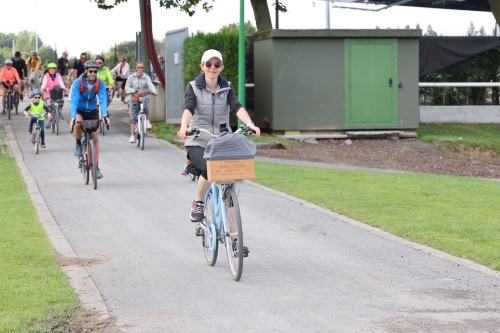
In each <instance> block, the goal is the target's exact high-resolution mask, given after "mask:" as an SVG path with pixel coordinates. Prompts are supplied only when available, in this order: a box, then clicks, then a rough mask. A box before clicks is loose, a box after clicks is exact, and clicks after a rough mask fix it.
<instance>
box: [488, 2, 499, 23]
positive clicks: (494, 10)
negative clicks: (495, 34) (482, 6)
mask: <svg viewBox="0 0 500 333" xmlns="http://www.w3.org/2000/svg"><path fill="white" fill-rule="evenodd" d="M488 2H489V3H490V7H491V12H492V13H493V16H494V17H495V20H496V21H497V24H498V25H500V23H499V22H500V1H499V0H488Z"/></svg>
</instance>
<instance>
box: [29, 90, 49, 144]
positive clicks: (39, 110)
mask: <svg viewBox="0 0 500 333" xmlns="http://www.w3.org/2000/svg"><path fill="white" fill-rule="evenodd" d="M31 97H32V98H33V102H31V103H30V104H29V105H28V106H27V107H26V109H24V116H25V117H29V114H28V111H29V113H31V114H32V115H33V116H35V117H31V119H30V125H29V129H28V134H29V135H31V134H32V131H33V124H35V123H36V121H37V119H38V123H39V124H40V139H41V141H42V142H41V145H42V148H45V131H44V130H43V121H44V120H45V112H47V118H49V119H50V118H51V115H50V108H49V107H48V106H47V105H45V104H44V103H43V100H42V99H41V98H42V92H41V91H40V90H38V89H35V90H33V92H32V93H31Z"/></svg>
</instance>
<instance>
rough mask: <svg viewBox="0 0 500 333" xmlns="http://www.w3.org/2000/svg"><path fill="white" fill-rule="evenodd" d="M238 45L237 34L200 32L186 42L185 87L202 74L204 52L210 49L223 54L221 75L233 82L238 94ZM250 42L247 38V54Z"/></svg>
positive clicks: (184, 58)
mask: <svg viewBox="0 0 500 333" xmlns="http://www.w3.org/2000/svg"><path fill="white" fill-rule="evenodd" d="M238 43H239V36H238V34H237V33H215V34H206V33H203V32H198V33H197V34H196V35H194V36H193V37H189V38H187V39H186V40H185V41H184V54H183V62H184V68H183V74H184V86H185V87H186V86H187V84H188V82H189V81H192V80H194V78H195V77H196V76H198V75H199V74H200V73H201V69H200V62H201V56H202V55H203V52H205V51H206V50H209V49H215V50H217V51H219V52H220V53H222V58H223V59H222V60H223V62H224V70H223V71H222V73H221V75H222V76H223V77H225V78H226V79H228V80H229V81H230V82H231V85H232V86H233V87H234V91H235V92H236V94H238ZM248 48H249V42H248V39H247V38H245V54H246V53H247V52H248Z"/></svg>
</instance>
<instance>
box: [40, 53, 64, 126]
mask: <svg viewBox="0 0 500 333" xmlns="http://www.w3.org/2000/svg"><path fill="white" fill-rule="evenodd" d="M47 70H48V72H47V74H45V75H44V76H43V81H42V87H41V90H42V91H43V100H44V101H45V104H46V105H47V107H49V108H50V107H51V106H52V100H51V99H50V89H53V88H54V87H61V88H62V89H63V90H64V92H66V93H67V92H68V89H66V86H65V85H64V82H63V79H62V76H61V74H59V73H57V65H56V64H55V63H53V62H51V63H50V64H48V65H47ZM57 103H58V104H59V107H58V109H59V110H58V113H59V115H57V114H54V117H59V118H60V119H64V117H63V115H62V113H61V111H62V108H63V105H64V99H59V100H57ZM46 127H47V128H50V120H49V121H47V126H46Z"/></svg>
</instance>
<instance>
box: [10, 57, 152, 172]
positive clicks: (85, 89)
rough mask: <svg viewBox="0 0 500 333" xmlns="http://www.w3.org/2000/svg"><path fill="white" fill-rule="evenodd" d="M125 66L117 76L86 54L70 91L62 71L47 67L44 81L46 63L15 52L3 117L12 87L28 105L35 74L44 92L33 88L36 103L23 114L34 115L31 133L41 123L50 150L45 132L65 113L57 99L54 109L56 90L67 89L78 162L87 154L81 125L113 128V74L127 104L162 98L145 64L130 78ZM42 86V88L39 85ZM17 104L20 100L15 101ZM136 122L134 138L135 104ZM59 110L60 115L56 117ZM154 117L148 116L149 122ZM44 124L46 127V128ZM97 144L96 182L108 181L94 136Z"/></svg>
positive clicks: (134, 107) (134, 110)
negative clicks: (28, 81)
mask: <svg viewBox="0 0 500 333" xmlns="http://www.w3.org/2000/svg"><path fill="white" fill-rule="evenodd" d="M123 63H126V60H125V58H123V57H122V58H120V64H118V65H117V66H116V67H115V68H114V69H113V71H111V70H110V69H109V68H108V67H107V66H106V64H105V60H104V57H102V56H101V55H97V56H96V57H95V59H94V60H91V59H90V60H89V59H88V56H87V53H85V52H84V53H82V54H81V55H80V59H79V60H77V61H75V64H74V66H73V69H72V71H71V72H70V73H69V77H70V78H72V83H70V87H66V85H65V83H64V81H65V80H64V79H63V77H62V76H61V74H60V73H59V72H58V66H57V65H56V64H55V63H53V62H50V63H48V64H47V68H46V72H45V73H44V74H43V75H41V76H40V74H39V73H40V72H41V71H42V60H41V58H40V57H39V56H38V54H37V52H36V51H32V52H31V57H30V58H29V59H28V60H27V61H24V59H22V58H21V52H20V51H16V52H15V53H14V57H13V58H12V59H7V60H5V66H4V68H3V69H2V70H1V71H0V82H1V83H2V86H3V96H2V97H3V99H2V102H3V103H2V107H3V109H2V114H5V113H6V112H5V107H6V95H7V89H8V87H9V86H11V88H12V90H13V92H14V96H15V98H18V99H20V100H25V98H26V97H28V96H24V95H23V91H24V84H25V83H24V78H25V76H26V75H30V76H31V75H33V77H34V78H35V80H36V82H37V84H38V85H39V87H40V88H39V89H34V90H32V92H31V96H30V97H31V98H32V100H31V102H30V104H29V105H28V106H27V107H26V108H25V110H24V111H25V112H24V115H25V116H26V117H29V116H31V118H32V119H31V120H30V124H29V130H28V134H31V133H32V128H33V124H34V122H36V120H37V118H38V121H39V123H40V127H41V133H40V139H41V147H42V148H46V143H45V133H44V130H43V129H44V127H45V128H50V126H51V123H50V121H51V120H52V118H53V117H59V118H60V119H64V116H63V114H62V107H63V105H64V99H63V98H61V99H58V100H57V104H58V110H53V109H52V100H51V98H50V91H51V90H52V89H62V90H63V91H64V93H65V95H67V96H68V101H69V103H70V116H71V120H70V127H71V128H72V129H73V130H74V136H75V139H76V144H75V150H74V155H75V156H76V157H77V158H79V157H80V156H81V154H82V148H81V137H82V129H81V121H82V120H88V119H101V117H102V118H103V121H104V122H105V123H106V124H107V125H108V126H109V124H110V121H109V115H108V105H109V103H110V102H111V99H112V97H113V96H111V90H112V88H114V86H115V79H114V78H113V74H114V75H116V78H117V81H121V82H122V100H123V98H124V97H125V94H131V95H133V96H134V97H135V96H138V95H139V94H143V93H148V92H151V93H152V94H153V95H155V96H156V95H158V92H157V91H156V88H155V87H154V85H153V83H152V81H151V78H150V77H149V76H148V75H147V74H145V73H144V64H143V63H142V62H140V61H139V62H137V63H136V72H135V73H134V74H132V75H130V72H129V71H130V69H129V66H128V64H126V66H125V64H123ZM40 81H41V84H40ZM15 102H17V101H15ZM131 106H132V120H131V124H130V130H131V133H132V134H133V133H134V131H135V124H136V123H137V115H138V110H137V109H138V107H139V105H138V102H137V100H135V99H132V102H131ZM54 111H55V112H54ZM144 112H145V113H146V117H148V113H149V112H148V99H147V97H146V98H145V102H144ZM45 115H47V122H46V123H45V124H44V120H45V118H44V117H45ZM148 118H149V117H148ZM44 125H45V126H44ZM146 125H147V128H151V123H150V121H149V119H148V120H147V124H146ZM92 138H93V140H94V145H95V147H96V161H97V178H103V174H102V172H101V170H100V168H99V162H98V161H99V160H98V156H99V138H98V132H93V133H92ZM129 142H130V143H135V137H134V136H133V135H132V136H131V138H130V140H129Z"/></svg>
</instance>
